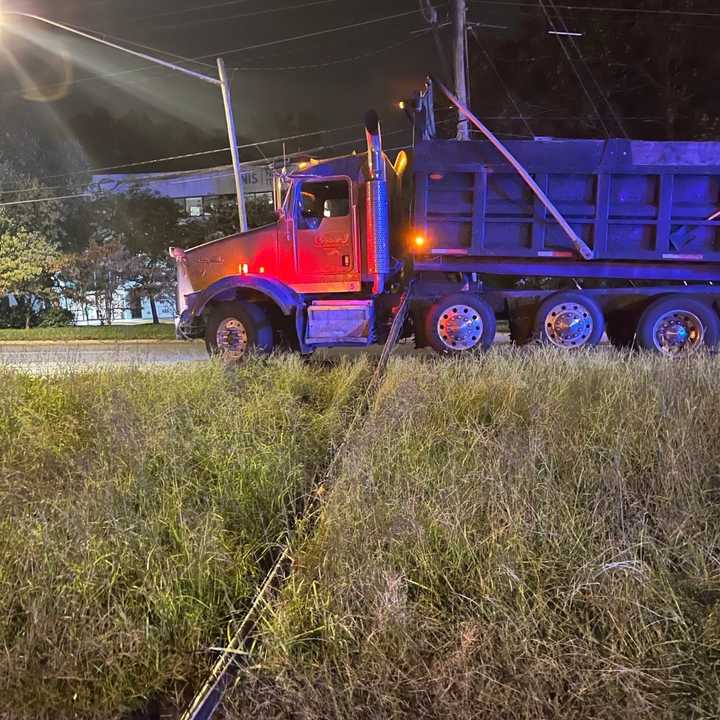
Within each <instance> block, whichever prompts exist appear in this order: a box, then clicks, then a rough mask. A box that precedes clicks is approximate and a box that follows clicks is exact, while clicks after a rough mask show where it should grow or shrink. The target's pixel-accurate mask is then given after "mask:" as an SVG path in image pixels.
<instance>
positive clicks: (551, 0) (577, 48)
mask: <svg viewBox="0 0 720 720" xmlns="http://www.w3.org/2000/svg"><path fill="white" fill-rule="evenodd" d="M541 2H542V0H541ZM548 2H549V3H550V7H551V8H553V10H554V11H555V14H556V15H557V17H558V19H559V20H560V22H561V23H562V25H563V28H564V29H565V32H566V34H567V36H568V37H569V39H570V44H571V45H572V47H573V48H574V50H575V52H576V53H577V54H578V56H579V57H580V62H581V63H582V64H583V66H584V67H585V70H586V72H587V74H588V75H589V76H590V79H591V80H592V82H593V84H594V85H595V89H596V90H597V91H598V93H599V94H600V97H601V98H602V99H603V101H604V102H605V105H606V106H607V108H608V110H609V111H610V114H611V115H612V117H613V120H614V121H615V124H616V125H617V127H618V128H619V129H620V132H621V133H622V134H623V136H624V137H625V139H626V140H629V139H630V135H628V133H627V130H625V126H624V125H623V124H622V121H621V120H620V118H619V117H618V115H617V113H616V112H615V108H614V107H613V106H612V103H611V102H610V99H609V98H608V97H607V96H606V95H605V92H604V91H603V88H602V87H601V86H600V83H599V82H598V81H597V78H596V77H595V74H594V73H593V71H592V70H591V69H590V66H589V65H588V63H587V61H586V60H585V56H584V55H583V53H582V50H581V49H580V46H579V45H578V44H577V42H576V41H575V38H574V37H573V34H572V33H570V32H569V30H568V26H567V24H566V23H565V20H564V19H563V16H562V15H561V14H560V11H559V10H558V9H557V7H556V5H555V2H554V0H548Z"/></svg>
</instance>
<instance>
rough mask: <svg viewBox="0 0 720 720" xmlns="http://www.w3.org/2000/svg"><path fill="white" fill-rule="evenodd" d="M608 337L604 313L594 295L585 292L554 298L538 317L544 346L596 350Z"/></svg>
mask: <svg viewBox="0 0 720 720" xmlns="http://www.w3.org/2000/svg"><path fill="white" fill-rule="evenodd" d="M566 318H567V320H566ZM568 320H569V321H570V323H571V324H570V325H569V326H567V324H566V323H567V321H568ZM563 329H564V330H563ZM604 333H605V317H604V315H603V311H602V309H601V308H600V306H599V305H598V304H597V302H596V301H595V300H594V299H593V298H592V297H591V296H590V295H587V294H586V293H584V292H581V291H576V290H568V291H563V292H558V293H555V294H554V295H550V297H548V298H547V299H546V300H544V301H543V302H542V303H541V305H540V307H539V308H538V311H537V315H536V316H535V335H536V337H538V338H539V339H540V341H541V342H542V343H546V344H548V345H554V346H555V347H558V348H561V349H564V350H575V349H578V348H582V347H585V348H588V347H595V346H596V345H598V344H599V343H600V341H601V340H602V336H603V334H604Z"/></svg>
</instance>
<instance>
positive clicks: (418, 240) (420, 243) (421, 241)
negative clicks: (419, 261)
mask: <svg viewBox="0 0 720 720" xmlns="http://www.w3.org/2000/svg"><path fill="white" fill-rule="evenodd" d="M424 246H425V238H424V237H423V236H422V235H416V236H415V247H417V248H421V247H424Z"/></svg>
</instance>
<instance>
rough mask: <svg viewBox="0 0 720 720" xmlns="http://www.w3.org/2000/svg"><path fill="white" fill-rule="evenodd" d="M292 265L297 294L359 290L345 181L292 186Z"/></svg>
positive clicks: (348, 184)
mask: <svg viewBox="0 0 720 720" xmlns="http://www.w3.org/2000/svg"><path fill="white" fill-rule="evenodd" d="M295 203H296V209H295V218H296V228H297V230H296V240H295V241H296V262H297V282H296V283H293V286H294V287H295V288H296V289H297V290H299V291H301V292H314V291H315V292H353V291H356V290H359V289H360V264H359V262H358V253H357V231H356V228H357V221H356V207H355V202H354V199H353V192H352V183H351V182H350V179H349V178H327V179H325V178H313V179H308V180H303V181H302V182H300V183H298V185H297V186H296V193H295Z"/></svg>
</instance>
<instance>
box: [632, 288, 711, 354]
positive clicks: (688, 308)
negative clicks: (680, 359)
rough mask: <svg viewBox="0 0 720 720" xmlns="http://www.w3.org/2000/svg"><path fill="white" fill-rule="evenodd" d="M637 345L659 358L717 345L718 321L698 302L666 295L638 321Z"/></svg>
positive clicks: (707, 308) (653, 304) (709, 309)
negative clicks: (656, 354)
mask: <svg viewBox="0 0 720 720" xmlns="http://www.w3.org/2000/svg"><path fill="white" fill-rule="evenodd" d="M637 337H638V344H639V345H640V347H641V348H643V349H644V350H652V351H654V352H659V353H662V354H663V355H681V354H686V353H690V352H693V351H695V350H698V349H699V348H701V347H707V348H713V349H714V348H716V347H717V346H718V343H720V318H718V315H717V313H716V312H715V311H714V310H713V309H712V308H711V307H710V306H709V305H706V304H705V303H704V302H702V301H701V300H696V299H695V298H691V297H685V296H683V295H670V296H668V297H664V298H660V299H659V300H656V301H655V302H653V303H652V304H650V305H649V306H648V307H647V308H646V310H645V312H644V313H643V314H642V316H641V318H640V324H639V326H638V336H637Z"/></svg>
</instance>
